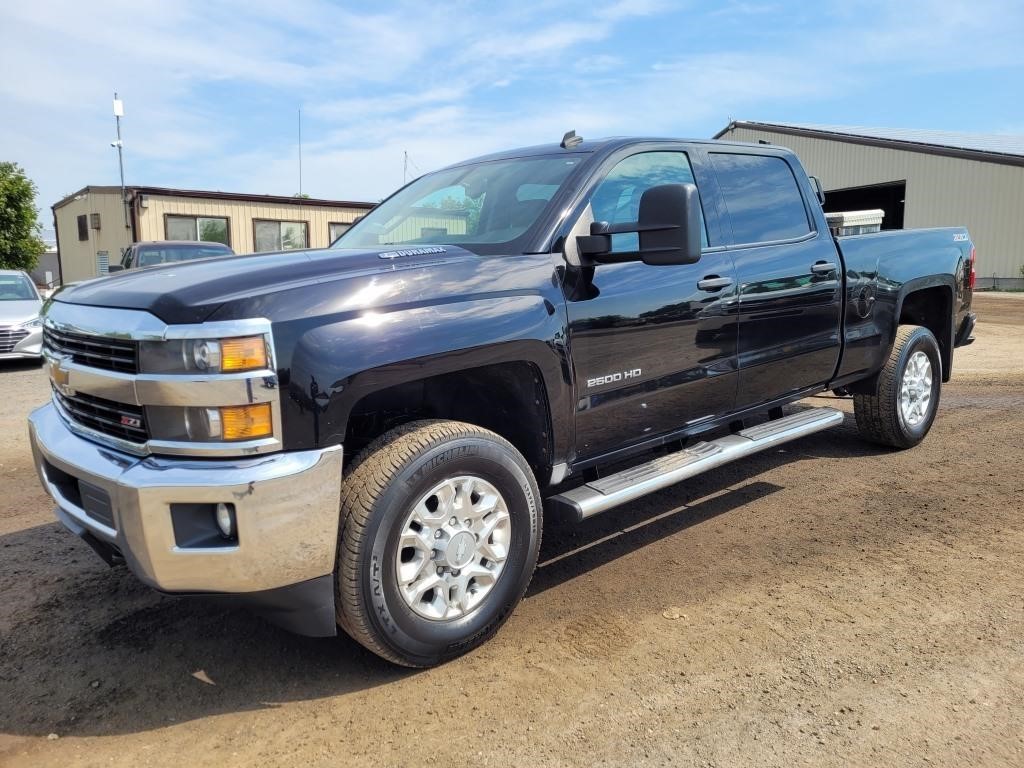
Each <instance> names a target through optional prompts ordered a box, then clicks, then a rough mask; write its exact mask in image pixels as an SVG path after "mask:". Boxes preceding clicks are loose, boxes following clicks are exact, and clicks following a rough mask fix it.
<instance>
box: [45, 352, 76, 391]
mask: <svg viewBox="0 0 1024 768" xmlns="http://www.w3.org/2000/svg"><path fill="white" fill-rule="evenodd" d="M61 362H63V359H62V358H57V359H55V360H50V381H52V382H53V385H54V386H55V387H56V388H57V389H58V391H60V392H61V394H63V395H66V396H68V397H70V396H71V395H74V394H75V390H73V389H72V388H71V387H70V386H68V383H69V381H70V379H71V374H70V373H69V372H68V371H66V370H64V368H62V367H61Z"/></svg>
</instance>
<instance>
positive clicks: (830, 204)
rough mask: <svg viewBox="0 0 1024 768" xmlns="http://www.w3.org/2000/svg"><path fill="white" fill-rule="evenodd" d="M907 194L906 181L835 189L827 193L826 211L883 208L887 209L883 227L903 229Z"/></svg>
mask: <svg viewBox="0 0 1024 768" xmlns="http://www.w3.org/2000/svg"><path fill="white" fill-rule="evenodd" d="M906 195H907V182H906V181H891V182H888V183H886V184H872V185H871V186H869V187H852V188H850V189H835V190H832V191H831V192H826V193H825V213H835V212H838V211H867V210H871V209H872V208H881V209H882V210H883V211H885V218H884V219H882V229H903V207H904V200H906Z"/></svg>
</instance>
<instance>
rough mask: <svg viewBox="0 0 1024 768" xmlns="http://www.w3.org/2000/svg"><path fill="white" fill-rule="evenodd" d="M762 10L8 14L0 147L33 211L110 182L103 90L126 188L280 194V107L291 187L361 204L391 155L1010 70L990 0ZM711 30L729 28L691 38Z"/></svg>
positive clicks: (283, 172) (703, 127)
mask: <svg viewBox="0 0 1024 768" xmlns="http://www.w3.org/2000/svg"><path fill="white" fill-rule="evenodd" d="M774 10H776V9H775V7H774V5H773V4H769V3H763V2H757V1H756V0H750V1H749V2H743V1H739V2H733V3H731V4H730V5H728V6H725V7H724V8H720V9H717V8H713V9H708V10H701V8H700V7H699V6H697V5H696V4H693V5H690V4H685V5H684V4H679V3H668V2H657V1H656V0H619V1H618V2H614V1H611V0H609V1H608V2H604V3H599V4H597V5H596V6H595V5H594V4H593V3H591V2H586V1H585V0H521V2H517V3H514V4H508V5H504V4H502V5H499V4H491V3H489V4H486V5H481V4H478V3H473V2H469V1H468V0H461V1H460V0H453V2H449V3H445V4H443V5H437V4H429V5H428V4H422V3H416V2H412V0H403V1H400V2H397V3H393V4H388V5H374V6H372V8H371V9H370V10H365V11H364V10H361V9H359V7H358V6H351V5H338V4H335V3H333V2H330V1H329V0H294V1H293V2H289V3H281V2H280V0H224V1H223V2H217V3H212V2H200V0H178V1H177V2H174V3H166V2H159V1H158V0H104V1H103V2H95V3H82V2H80V1H79V0H34V2H32V3H22V4H18V5H14V4H9V5H8V6H6V7H5V8H4V10H3V12H2V14H3V24H4V26H5V27H7V28H9V29H12V30H16V32H15V33H13V34H9V35H6V36H5V41H4V46H3V47H2V48H0V70H2V71H4V72H5V73H10V72H15V73H17V76H16V77H10V76H5V77H4V78H0V112H2V113H3V114H4V115H5V117H6V116H8V115H15V116H16V117H17V119H15V120H10V119H5V120H3V121H0V147H3V148H4V150H5V154H8V155H9V156H10V159H14V160H18V161H20V162H22V164H23V165H25V166H26V168H27V170H28V171H29V173H30V175H32V176H33V178H35V179H37V181H38V183H39V185H40V187H41V190H42V195H41V200H40V203H41V204H43V205H44V207H48V206H49V205H50V204H51V203H52V202H53V201H54V200H56V199H57V198H58V197H60V196H61V195H63V194H64V193H66V192H69V191H73V190H74V189H77V188H78V187H81V186H83V185H84V184H87V183H112V182H113V181H115V180H116V178H117V165H116V155H115V154H114V152H113V150H111V149H110V148H109V141H110V140H111V139H112V138H113V130H114V128H113V120H112V116H111V113H110V97H111V92H112V91H113V90H114V89H115V88H117V89H118V90H119V91H121V93H122V95H123V97H124V98H125V101H126V107H127V110H128V114H127V117H126V119H125V140H126V162H127V167H128V175H129V181H130V182H136V183H140V184H161V185H168V186H197V187H211V188H220V189H231V190H236V191H250V192H272V193H281V194H291V193H293V192H295V191H296V190H297V175H298V174H297V148H296V145H295V139H294V133H293V128H294V126H295V118H296V110H297V109H298V107H300V106H301V107H302V109H303V117H304V128H305V131H304V132H305V138H306V141H305V145H304V177H305V178H304V191H306V192H308V193H310V194H312V195H314V196H322V197H347V198H354V199H359V198H368V199H376V198H379V197H383V196H384V195H386V194H388V193H389V192H390V191H391V190H392V189H393V188H394V187H396V186H397V185H398V184H400V183H401V182H402V156H403V152H404V151H408V152H409V153H410V156H411V157H412V158H413V160H414V162H415V163H416V164H417V166H419V167H420V168H422V169H423V170H430V169H433V168H437V167H439V166H442V165H445V164H448V163H450V162H454V161H457V160H459V159H462V158H465V157H468V156H472V155H475V154H480V153H485V152H490V151H494V150H498V149H502V148H506V147H509V146H517V145H524V144H530V143H537V142H554V141H557V140H558V138H559V137H560V136H561V134H562V133H563V132H564V131H565V130H568V129H570V128H575V129H576V130H577V131H578V132H579V133H580V134H581V135H584V136H587V137H596V136H600V135H608V134H663V135H673V134H674V135H679V134H687V133H690V134H692V133H694V132H700V133H702V134H707V133H710V132H711V130H713V129H714V128H717V127H720V126H721V125H724V123H725V119H726V116H727V115H729V114H733V115H740V116H748V117H757V116H759V115H764V114H765V113H766V112H769V111H770V113H771V114H773V115H777V116H781V115H784V114H785V113H786V111H788V110H789V109H790V108H791V107H793V106H795V105H801V106H802V105H806V104H808V103H817V102H823V101H827V100H828V99H831V98H834V96H835V94H836V93H839V92H844V93H849V94H851V95H850V98H851V99H870V98H872V95H873V90H874V89H878V88H884V87H886V85H887V80H888V76H889V74H890V73H891V72H894V71H900V72H902V71H914V72H944V71H954V70H955V71H965V70H969V69H970V68H982V67H1001V66H1016V67H1020V66H1022V61H1024V58H1022V57H1024V55H1022V53H1021V48H1020V45H1019V41H1020V39H1022V36H1024V24H1022V16H1021V13H1020V10H1019V9H1018V8H1017V7H1016V6H1014V5H1013V4H1012V3H1008V2H999V1H998V0H976V2H971V3H966V2H963V1H962V0H910V1H909V2H907V3H901V4H890V3H887V2H883V0H861V1H860V2H852V3H843V4H838V3H837V4H823V5H822V6H821V7H820V8H819V7H816V10H815V13H814V14H813V15H809V16H806V17H801V18H800V19H799V20H798V21H799V23H797V24H796V25H795V26H794V27H793V28H792V29H790V28H785V27H781V26H777V25H767V26H764V27H763V29H762V28H758V27H755V26H751V25H764V24H765V21H764V19H765V18H767V15H768V14H769V13H770V12H772V11H774ZM719 11H721V12H723V13H725V14H726V15H725V16H722V15H716V14H718V13H719ZM744 19H747V20H746V21H744ZM751 19H753V20H751ZM727 22H728V26H727V27H726V23H727ZM744 24H746V25H748V26H747V27H743V25H744ZM719 27H724V28H727V29H728V31H729V34H728V35H722V36H721V37H720V38H715V37H714V35H713V34H710V33H712V32H714V31H715V30H716V29H718V28H719ZM702 30H708V32H709V34H707V35H705V34H703V33H702ZM740 30H745V32H746V35H747V36H746V37H740V36H738V35H734V34H733V33H734V31H737V32H738V31H740ZM638 35H641V37H640V38H639V40H641V41H644V40H646V41H647V42H646V43H645V42H638V39H637V36H638ZM677 39H678V40H685V41H687V42H686V44H677V43H676V42H675V41H676V40H677ZM211 93H214V94H217V95H215V96H211ZM231 94H236V95H234V96H232V95H231ZM952 97H953V95H952V94H951V103H954V104H955V98H952ZM222 100H223V101H225V102H226V103H221V102H222ZM1015 119H1016V118H1014V120H1015ZM823 122H824V120H823ZM1005 122H1012V120H1011V119H1010V118H1008V119H1007V120H1006V121H1005ZM4 159H6V158H4ZM43 219H44V221H46V220H48V214H44V216H43Z"/></svg>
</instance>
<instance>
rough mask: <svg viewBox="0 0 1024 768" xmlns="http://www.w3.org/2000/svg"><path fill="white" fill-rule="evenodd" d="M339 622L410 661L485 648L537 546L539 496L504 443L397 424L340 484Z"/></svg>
mask: <svg viewBox="0 0 1024 768" xmlns="http://www.w3.org/2000/svg"><path fill="white" fill-rule="evenodd" d="M341 514H342V525H341V535H340V544H339V549H338V574H337V594H336V596H337V601H336V605H337V613H338V624H339V626H341V627H342V629H344V630H345V631H346V632H348V634H349V635H351V636H352V637H353V638H354V639H356V640H358V641H359V642H360V643H362V644H363V645H364V646H366V647H367V648H369V649H370V650H371V651H373V652H374V653H376V654H378V655H380V656H382V657H384V658H386V659H388V660H390V661H393V662H395V663H396V664H402V665H405V666H412V667H425V666H432V665H434V664H439V663H441V662H444V661H446V660H448V659H451V658H454V657H456V656H459V655H461V654H463V653H466V652H467V651H469V650H471V649H472V648H475V647H476V646H478V645H480V644H481V643H483V642H484V641H485V640H487V639H488V638H489V637H491V635H493V634H494V633H495V632H496V631H497V630H498V628H499V627H500V626H501V625H502V624H503V623H504V621H505V620H506V619H507V618H508V616H509V614H510V613H511V612H512V609H513V608H514V607H515V605H516V604H517V603H518V602H519V600H520V599H521V598H522V596H523V593H524V592H525V591H526V587H527V585H528V584H529V582H530V578H531V576H532V575H533V570H534V567H535V566H536V563H537V555H538V551H539V549H540V535H541V505H540V493H539V491H538V489H537V485H536V481H535V479H534V477H533V474H532V472H531V471H530V468H529V465H528V464H527V462H526V460H525V459H524V458H523V456H522V455H521V454H520V453H519V452H518V451H517V450H516V449H515V448H514V447H513V446H512V445H511V444H509V443H508V442H507V441H506V440H504V439H503V438H501V437H500V436H498V435H496V434H494V433H493V432H490V431H488V430H485V429H481V428H479V427H476V426H473V425H471V424H465V423H462V422H455V421H420V422H414V423H412V424H408V425H405V426H403V427H400V428H398V429H395V430H393V431H391V432H389V433H387V434H385V435H383V436H382V437H381V438H379V439H378V440H377V441H375V442H374V443H372V444H371V445H370V446H368V447H367V448H366V450H364V451H363V452H362V453H361V454H360V455H359V457H358V458H357V459H356V460H355V462H354V464H353V468H352V469H351V471H350V472H349V473H348V474H347V476H346V477H345V479H344V481H343V483H342V493H341Z"/></svg>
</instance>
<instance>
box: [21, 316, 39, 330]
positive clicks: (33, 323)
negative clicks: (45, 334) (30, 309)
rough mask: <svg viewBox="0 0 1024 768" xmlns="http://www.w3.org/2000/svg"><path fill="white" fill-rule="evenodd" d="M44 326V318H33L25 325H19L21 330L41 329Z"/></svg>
mask: <svg viewBox="0 0 1024 768" xmlns="http://www.w3.org/2000/svg"><path fill="white" fill-rule="evenodd" d="M42 325H43V318H41V317H33V318H32V319H31V320H26V321H25V322H24V323H22V324H21V325H19V326H18V327H19V328H41V327H42Z"/></svg>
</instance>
